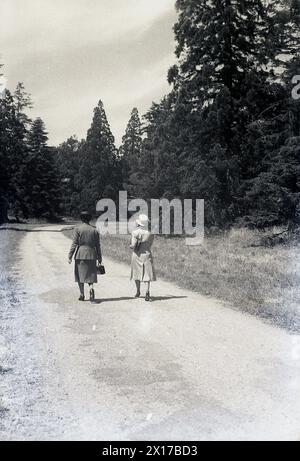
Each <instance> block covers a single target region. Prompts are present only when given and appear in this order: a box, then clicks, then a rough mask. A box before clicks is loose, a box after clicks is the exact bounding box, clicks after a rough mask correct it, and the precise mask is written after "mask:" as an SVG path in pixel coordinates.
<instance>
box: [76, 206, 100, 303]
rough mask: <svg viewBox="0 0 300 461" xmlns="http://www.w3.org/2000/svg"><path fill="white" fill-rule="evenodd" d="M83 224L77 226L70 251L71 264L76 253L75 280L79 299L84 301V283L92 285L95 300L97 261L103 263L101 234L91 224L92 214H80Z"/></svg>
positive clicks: (91, 298) (91, 294)
mask: <svg viewBox="0 0 300 461" xmlns="http://www.w3.org/2000/svg"><path fill="white" fill-rule="evenodd" d="M80 218H81V221H82V224H80V225H79V226H76V228H75V231H74V237H73V243H72V245H71V249H70V252H69V264H71V262H72V258H73V256H74V254H75V281H76V282H77V283H78V286H79V290H80V297H79V301H84V299H85V297H84V284H85V283H88V284H89V286H90V300H91V301H94V299H95V291H94V287H93V284H94V283H97V281H98V280H97V261H98V263H99V264H101V263H102V255H101V246H100V235H99V233H98V231H97V229H96V228H95V227H94V226H92V225H91V224H90V221H91V215H90V214H89V213H87V212H83V213H81V215H80Z"/></svg>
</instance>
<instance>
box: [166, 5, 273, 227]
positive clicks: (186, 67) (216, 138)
mask: <svg viewBox="0 0 300 461" xmlns="http://www.w3.org/2000/svg"><path fill="white" fill-rule="evenodd" d="M278 3H279V0H278V1H273V2H272V1H270V2H264V1H263V0H244V1H238V0H211V1H210V2H207V1H205V0H197V1H195V0H178V1H177V9H178V12H179V20H178V22H177V24H176V25H175V35H176V39H177V43H178V46H177V50H176V53H177V57H178V58H179V66H175V67H173V68H172V69H170V72H169V81H170V83H172V84H173V87H174V90H175V91H176V92H177V103H176V107H175V112H176V111H177V112H179V113H182V114H183V117H184V118H183V119H182V125H183V126H185V128H184V129H183V131H184V138H185V141H186V142H184V141H183V142H181V143H180V144H181V145H182V151H181V154H180V164H181V165H182V166H181V169H182V170H183V171H184V172H185V175H184V176H183V179H184V180H183V181H182V186H181V189H182V193H183V194H184V195H185V194H186V193H188V191H189V190H193V192H194V193H197V195H198V196H200V197H202V198H205V199H206V202H207V217H209V220H212V222H214V223H215V224H218V225H223V224H224V223H226V222H227V223H232V222H233V221H234V220H235V219H236V217H237V216H238V215H239V204H238V203H237V196H238V191H239V187H240V183H241V182H242V181H243V178H244V176H245V175H247V173H248V170H246V169H245V167H244V165H245V160H246V162H247V160H248V157H247V155H248V150H247V149H246V148H244V144H245V143H246V142H247V140H246V139H245V134H246V132H247V127H248V125H249V123H250V122H251V121H253V120H255V118H256V117H257V116H258V114H259V113H260V112H262V111H263V110H264V108H265V103H266V100H268V99H269V100H270V103H273V102H274V101H273V95H272V90H270V85H272V84H275V80H276V76H275V71H274V68H275V58H276V56H277V53H278V48H279V45H278V41H277V39H276V38H275V36H274V33H273V26H274V15H275V11H276V5H278ZM262 96H263V97H262ZM261 97H262V98H261ZM267 102H268V101H267ZM187 130H188V131H189V132H188V133H186V131H187ZM244 153H245V155H244Z"/></svg>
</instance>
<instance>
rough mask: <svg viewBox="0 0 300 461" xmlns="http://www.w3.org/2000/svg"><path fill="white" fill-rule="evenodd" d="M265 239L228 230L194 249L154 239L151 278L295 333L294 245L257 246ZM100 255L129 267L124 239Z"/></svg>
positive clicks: (299, 295) (298, 266)
mask: <svg viewBox="0 0 300 461" xmlns="http://www.w3.org/2000/svg"><path fill="white" fill-rule="evenodd" d="M267 235H268V234H267V233H264V232H259V231H250V230H248V229H234V230H231V231H229V232H228V233H226V234H224V235H222V236H220V235H219V236H214V237H208V238H206V239H205V241H204V244H203V245H202V246H199V247H188V246H186V245H185V242H184V239H181V238H170V239H167V238H163V237H157V238H156V239H155V242H154V246H153V256H154V260H155V267H156V272H157V275H158V276H159V277H161V278H164V279H166V280H169V281H172V282H174V283H176V284H177V285H178V286H181V287H183V288H188V289H191V290H194V291H197V292H199V293H202V294H204V295H207V296H211V297H214V298H218V299H220V300H223V301H225V302H228V303H230V304H231V305H232V307H234V308H236V309H239V310H242V311H244V312H248V313H251V314H253V315H256V316H259V317H261V318H264V319H269V320H271V321H272V322H273V323H276V324H277V325H278V326H281V327H284V328H288V329H289V330H292V331H300V255H299V250H300V245H296V244H293V245H292V244H290V245H287V244H286V245H277V246H275V247H271V248H269V247H263V246H258V245H259V242H261V241H262V240H264V239H265V237H266V236H267ZM102 246H103V251H104V255H107V256H108V257H110V258H112V259H114V260H116V261H121V262H125V263H128V264H130V258H131V253H130V249H129V237H125V238H124V237H121V236H105V237H103V238H102Z"/></svg>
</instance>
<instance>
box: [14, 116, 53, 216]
mask: <svg viewBox="0 0 300 461" xmlns="http://www.w3.org/2000/svg"><path fill="white" fill-rule="evenodd" d="M47 141H48V137H47V133H46V130H45V125H44V122H43V121H42V119H41V118H37V119H36V120H34V122H33V123H32V126H31V129H30V131H29V133H28V138H27V143H28V149H29V153H28V156H27V158H26V161H25V162H24V164H23V165H22V170H21V173H20V175H21V178H22V184H21V186H20V190H21V192H22V196H23V199H22V208H23V214H24V217H26V218H27V217H34V218H44V219H50V220H52V219H55V218H56V217H57V216H58V215H59V213H60V202H61V197H60V192H61V191H60V183H59V177H58V173H57V171H56V168H55V161H54V153H53V150H52V149H50V148H49V147H48V145H47Z"/></svg>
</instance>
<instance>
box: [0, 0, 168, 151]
mask: <svg viewBox="0 0 300 461" xmlns="http://www.w3.org/2000/svg"><path fill="white" fill-rule="evenodd" d="M174 3H175V0H0V44H1V45H0V62H2V63H4V64H5V67H4V73H5V78H6V79H7V86H8V88H9V89H13V88H14V87H15V85H16V83H17V82H18V81H23V82H24V84H25V86H26V89H27V91H29V92H30V93H31V94H32V97H33V101H34V109H33V110H32V111H31V117H32V118H34V117H37V116H41V117H42V118H43V119H44V121H45V123H46V125H47V130H48V132H49V138H50V141H51V143H53V144H58V143H60V142H62V141H64V140H65V139H66V138H67V137H69V136H70V135H72V134H76V135H77V136H78V137H79V138H81V137H83V136H85V135H86V131H87V129H88V127H89V125H90V123H91V118H92V111H93V108H94V107H95V105H96V104H97V102H98V100H99V99H102V100H103V102H104V105H105V108H106V112H107V116H108V119H109V122H110V125H111V128H112V131H113V134H114V135H115V137H116V140H117V144H119V143H120V140H121V138H122V135H123V133H124V130H125V127H126V124H127V121H128V119H129V116H130V112H131V109H132V108H133V107H134V106H136V107H138V109H139V111H140V113H141V114H143V113H145V111H146V110H147V109H148V108H149V107H150V105H151V103H152V101H158V100H159V99H160V98H161V96H162V95H164V94H165V93H166V92H167V91H168V84H167V81H166V76H167V71H168V68H169V67H170V65H172V64H173V63H174V62H175V56H174V49H175V42H174V35H173V30H172V27H173V24H174V23H175V21H176V13H175V8H174Z"/></svg>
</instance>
